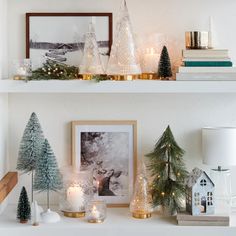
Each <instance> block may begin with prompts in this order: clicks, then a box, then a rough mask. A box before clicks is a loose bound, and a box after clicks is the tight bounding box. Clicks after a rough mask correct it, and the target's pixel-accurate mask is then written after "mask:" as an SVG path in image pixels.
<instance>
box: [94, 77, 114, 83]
mask: <svg viewBox="0 0 236 236" xmlns="http://www.w3.org/2000/svg"><path fill="white" fill-rule="evenodd" d="M92 79H93V80H95V81H96V82H101V81H106V80H111V76H109V75H94V76H93V77H92Z"/></svg>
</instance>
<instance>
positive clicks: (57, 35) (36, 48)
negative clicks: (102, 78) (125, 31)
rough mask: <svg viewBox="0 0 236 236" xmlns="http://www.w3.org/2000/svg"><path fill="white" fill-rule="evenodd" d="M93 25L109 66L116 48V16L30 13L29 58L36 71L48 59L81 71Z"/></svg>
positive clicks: (105, 14)
mask: <svg viewBox="0 0 236 236" xmlns="http://www.w3.org/2000/svg"><path fill="white" fill-rule="evenodd" d="M90 22H93V24H94V28H95V32H96V39H97V43H98V47H99V52H100V54H101V59H102V62H103V64H104V65H105V64H106V63H107V61H108V57H109V54H110V50H111V44H112V13H26V57H27V58H30V59H31V60H32V63H33V65H34V66H36V67H41V66H42V64H43V63H44V62H45V61H46V60H47V59H52V60H54V61H55V62H59V63H65V64H67V65H70V66H77V67H78V66H79V64H80V61H81V58H82V55H83V49H84V41H85V34H86V33H87V32H88V28H89V23H90Z"/></svg>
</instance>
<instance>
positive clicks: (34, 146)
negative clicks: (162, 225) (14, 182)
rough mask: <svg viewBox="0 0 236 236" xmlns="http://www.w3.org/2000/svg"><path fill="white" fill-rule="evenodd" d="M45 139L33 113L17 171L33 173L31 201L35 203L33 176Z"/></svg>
mask: <svg viewBox="0 0 236 236" xmlns="http://www.w3.org/2000/svg"><path fill="white" fill-rule="evenodd" d="M43 141H44V137H43V131H42V128H41V125H40V123H39V120H38V117H37V115H36V114H35V113H34V112H33V113H32V114H31V116H30V119H29V121H28V123H27V125H26V128H25V130H24V133H23V137H22V139H21V142H20V148H19V154H18V160H17V167H16V168H17V170H20V171H23V172H24V173H29V172H31V176H32V188H31V189H32V195H31V198H32V199H31V200H32V202H33V176H34V170H35V168H36V161H37V159H38V158H39V157H40V155H41V152H42V145H43Z"/></svg>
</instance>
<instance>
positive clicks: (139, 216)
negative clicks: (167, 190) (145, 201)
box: [132, 211, 152, 219]
mask: <svg viewBox="0 0 236 236" xmlns="http://www.w3.org/2000/svg"><path fill="white" fill-rule="evenodd" d="M132 216H133V217H134V218H136V219H148V218H150V217H152V214H151V213H147V212H142V211H137V212H133V213H132Z"/></svg>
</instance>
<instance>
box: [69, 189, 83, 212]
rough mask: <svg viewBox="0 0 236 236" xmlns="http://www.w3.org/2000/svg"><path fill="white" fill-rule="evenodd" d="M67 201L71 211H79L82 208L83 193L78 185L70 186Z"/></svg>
mask: <svg viewBox="0 0 236 236" xmlns="http://www.w3.org/2000/svg"><path fill="white" fill-rule="evenodd" d="M67 201H68V203H69V204H70V206H71V208H72V209H71V210H72V211H80V210H81V209H82V210H83V208H84V192H83V189H82V188H81V187H80V186H79V185H73V186H70V187H69V188H68V189H67Z"/></svg>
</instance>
